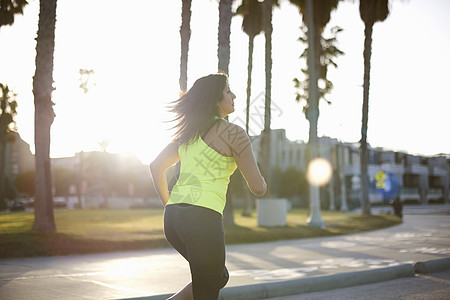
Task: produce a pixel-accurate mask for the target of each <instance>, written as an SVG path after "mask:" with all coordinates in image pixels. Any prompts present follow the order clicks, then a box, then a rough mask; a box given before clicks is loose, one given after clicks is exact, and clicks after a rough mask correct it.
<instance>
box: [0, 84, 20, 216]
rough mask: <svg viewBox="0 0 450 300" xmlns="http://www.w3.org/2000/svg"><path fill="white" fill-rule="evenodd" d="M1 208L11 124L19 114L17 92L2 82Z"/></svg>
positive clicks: (0, 126) (0, 123) (0, 132)
mask: <svg viewBox="0 0 450 300" xmlns="http://www.w3.org/2000/svg"><path fill="white" fill-rule="evenodd" d="M0 89H1V96H0V208H1V207H3V205H4V199H5V193H6V184H5V181H6V180H7V178H5V168H6V143H7V142H8V135H9V133H10V132H11V129H12V128H11V125H14V124H15V122H14V116H15V115H16V114H17V110H16V108H17V101H16V96H17V95H16V94H14V93H13V92H12V91H10V89H9V87H8V85H3V84H1V83H0Z"/></svg>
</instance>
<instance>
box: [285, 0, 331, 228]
mask: <svg viewBox="0 0 450 300" xmlns="http://www.w3.org/2000/svg"><path fill="white" fill-rule="evenodd" d="M290 2H291V3H293V4H295V5H296V6H297V7H298V8H299V10H300V13H301V14H302V16H303V22H304V23H305V24H306V26H307V27H308V70H309V101H308V107H307V111H306V118H307V119H308V121H309V142H308V143H309V156H310V157H309V161H312V160H313V159H315V158H316V157H318V154H319V151H318V137H317V122H318V119H319V101H318V100H319V95H318V88H317V79H318V76H317V74H318V71H319V66H320V56H321V49H322V47H321V46H320V40H321V36H322V32H323V30H324V28H325V26H326V25H327V23H328V22H329V21H330V16H331V11H332V10H333V9H336V8H337V5H338V2H339V0H322V1H312V0H290ZM309 189H310V216H309V218H308V221H307V222H308V224H309V225H310V226H312V227H324V226H325V223H324V221H323V220H322V216H321V214H320V194H319V187H318V186H315V185H310V188H309Z"/></svg>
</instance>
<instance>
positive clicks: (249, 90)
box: [245, 36, 255, 134]
mask: <svg viewBox="0 0 450 300" xmlns="http://www.w3.org/2000/svg"><path fill="white" fill-rule="evenodd" d="M254 40H255V37H254V36H249V37H248V68H247V109H246V111H245V112H246V114H245V131H246V132H247V134H248V130H249V123H250V97H251V94H252V70H253V45H254Z"/></svg>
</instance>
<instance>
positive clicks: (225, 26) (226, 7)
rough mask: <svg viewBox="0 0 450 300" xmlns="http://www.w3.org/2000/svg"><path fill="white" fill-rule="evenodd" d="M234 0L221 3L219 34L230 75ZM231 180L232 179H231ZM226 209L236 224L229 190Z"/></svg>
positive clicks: (222, 63) (221, 64)
mask: <svg viewBox="0 0 450 300" xmlns="http://www.w3.org/2000/svg"><path fill="white" fill-rule="evenodd" d="M232 3H233V0H220V1H219V33H218V47H217V57H218V70H219V71H221V72H224V73H226V74H228V66H229V64H230V33H231V17H232V16H233V12H232V11H231V4H232ZM230 180H231V179H230ZM226 199H227V200H226V203H225V209H224V211H223V222H224V223H225V224H234V214H233V203H232V201H233V200H232V197H231V193H230V190H229V189H228V190H227V195H226Z"/></svg>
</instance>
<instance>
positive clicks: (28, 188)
mask: <svg viewBox="0 0 450 300" xmlns="http://www.w3.org/2000/svg"><path fill="white" fill-rule="evenodd" d="M35 183H36V172H35V171H26V172H23V173H20V174H18V175H17V176H16V180H15V181H14V185H15V187H16V189H17V190H18V191H19V192H22V193H26V194H28V196H30V197H31V196H33V195H34V191H35V189H36V184H35Z"/></svg>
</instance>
